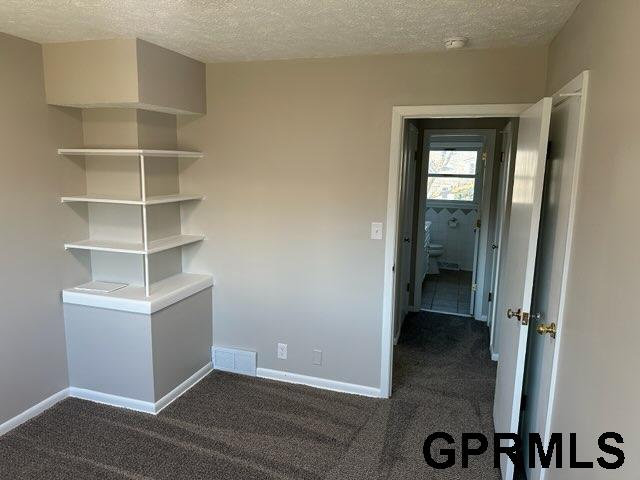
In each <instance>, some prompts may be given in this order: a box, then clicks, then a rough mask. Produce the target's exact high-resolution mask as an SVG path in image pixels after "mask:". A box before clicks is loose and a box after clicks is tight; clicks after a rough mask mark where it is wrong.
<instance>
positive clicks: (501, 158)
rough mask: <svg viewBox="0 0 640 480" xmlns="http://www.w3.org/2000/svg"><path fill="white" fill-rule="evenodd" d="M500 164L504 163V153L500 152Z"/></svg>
mask: <svg viewBox="0 0 640 480" xmlns="http://www.w3.org/2000/svg"><path fill="white" fill-rule="evenodd" d="M500 163H504V152H500Z"/></svg>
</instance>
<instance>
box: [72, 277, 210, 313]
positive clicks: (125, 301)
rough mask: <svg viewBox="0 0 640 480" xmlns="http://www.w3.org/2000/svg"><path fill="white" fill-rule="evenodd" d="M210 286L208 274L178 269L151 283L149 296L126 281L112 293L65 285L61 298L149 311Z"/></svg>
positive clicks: (76, 301) (88, 303)
mask: <svg viewBox="0 0 640 480" xmlns="http://www.w3.org/2000/svg"><path fill="white" fill-rule="evenodd" d="M212 286H213V277H212V276H211V275H201V274H195V273H179V274H177V275H174V276H172V277H169V278H166V279H164V280H160V281H159V282H156V283H154V284H152V285H151V295H150V296H149V297H145V296H144V287H143V286H140V285H129V286H127V287H125V288H122V289H120V290H116V291H115V292H112V293H94V292H86V291H80V290H75V289H74V288H67V289H64V290H63V291H62V301H63V303H67V304H73V305H83V306H87V307H96V308H105V309H109V310H120V311H124V312H132V313H142V314H147V315H150V314H152V313H155V312H157V311H159V310H162V309H164V308H167V307H169V306H171V305H173V304H174V303H178V302H179V301H180V300H184V299H185V298H187V297H190V296H192V295H195V294H196V293H198V292H201V291H202V290H205V289H207V288H209V287H212Z"/></svg>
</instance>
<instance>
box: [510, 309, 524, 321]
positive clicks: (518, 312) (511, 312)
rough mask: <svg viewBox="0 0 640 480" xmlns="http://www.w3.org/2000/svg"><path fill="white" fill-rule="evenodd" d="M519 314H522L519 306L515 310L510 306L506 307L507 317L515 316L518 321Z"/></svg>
mask: <svg viewBox="0 0 640 480" xmlns="http://www.w3.org/2000/svg"><path fill="white" fill-rule="evenodd" d="M521 316H522V309H521V308H519V309H518V311H515V312H514V311H513V310H512V309H510V308H508V309H507V318H513V317H516V318H517V319H518V321H520V317H521Z"/></svg>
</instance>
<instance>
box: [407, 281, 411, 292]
mask: <svg viewBox="0 0 640 480" xmlns="http://www.w3.org/2000/svg"><path fill="white" fill-rule="evenodd" d="M410 291H411V283H407V292H410Z"/></svg>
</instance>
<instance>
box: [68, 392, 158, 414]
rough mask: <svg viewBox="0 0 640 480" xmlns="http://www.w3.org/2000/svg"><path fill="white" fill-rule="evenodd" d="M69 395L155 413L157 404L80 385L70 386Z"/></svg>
mask: <svg viewBox="0 0 640 480" xmlns="http://www.w3.org/2000/svg"><path fill="white" fill-rule="evenodd" d="M69 396H70V397H72V398H79V399H81V400H88V401H90V402H95V403H102V404H103V405H110V406H112V407H119V408H126V409H127V410H135V411H136V412H144V413H151V414H155V405H154V403H153V402H145V401H143V400H136V399H134V398H128V397H121V396H119V395H111V394H109V393H102V392H96V391H95V390H87V389H86V388H78V387H69Z"/></svg>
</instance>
